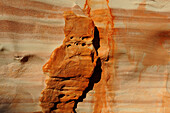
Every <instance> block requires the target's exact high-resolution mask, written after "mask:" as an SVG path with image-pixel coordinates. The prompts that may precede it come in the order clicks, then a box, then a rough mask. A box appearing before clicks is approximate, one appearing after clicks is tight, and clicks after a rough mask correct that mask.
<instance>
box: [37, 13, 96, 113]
mask: <svg viewBox="0 0 170 113" xmlns="http://www.w3.org/2000/svg"><path fill="white" fill-rule="evenodd" d="M64 16H65V23H66V24H65V29H64V30H65V39H64V42H63V45H61V46H60V47H59V48H57V49H55V50H54V51H53V53H52V55H51V57H50V60H49V61H48V62H47V63H46V64H45V65H44V67H43V71H44V72H45V73H47V74H48V76H49V78H48V79H46V88H45V89H44V90H43V91H42V97H41V98H40V102H41V106H42V110H43V112H44V113H46V112H51V113H53V112H54V113H60V112H64V113H66V112H67V113H72V112H73V111H74V108H73V107H74V106H75V103H76V102H77V101H78V99H79V97H80V96H82V94H83V92H84V91H85V89H86V88H87V87H88V84H89V78H90V77H91V76H92V74H93V72H94V69H95V66H96V61H97V53H96V49H95V47H94V46H95V45H94V44H93V40H95V38H98V37H94V32H95V31H94V30H95V26H94V23H93V21H92V20H91V19H90V18H88V17H78V16H76V15H75V14H74V13H73V12H67V13H65V15H64Z"/></svg>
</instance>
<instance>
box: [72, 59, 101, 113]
mask: <svg viewBox="0 0 170 113" xmlns="http://www.w3.org/2000/svg"><path fill="white" fill-rule="evenodd" d="M101 73H102V69H101V60H100V58H98V59H97V62H96V67H95V68H94V72H93V74H92V76H91V77H90V79H89V85H88V87H87V88H86V89H85V90H84V91H83V94H82V96H80V97H79V99H78V100H75V106H74V108H73V111H74V113H77V112H76V111H75V109H76V108H77V104H78V102H83V99H84V98H86V94H87V93H88V92H89V91H90V90H92V89H93V86H94V84H95V83H98V82H99V81H100V79H101Z"/></svg>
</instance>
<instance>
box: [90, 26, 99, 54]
mask: <svg viewBox="0 0 170 113" xmlns="http://www.w3.org/2000/svg"><path fill="white" fill-rule="evenodd" d="M92 42H93V46H94V48H95V50H96V53H97V55H98V51H97V50H98V49H99V48H100V38H99V31H98V29H97V27H95V29H94V39H93V40H92Z"/></svg>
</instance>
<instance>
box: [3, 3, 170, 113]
mask: <svg viewBox="0 0 170 113" xmlns="http://www.w3.org/2000/svg"><path fill="white" fill-rule="evenodd" d="M64 11H73V12H74V13H75V14H76V15H81V12H82V11H84V12H85V13H86V15H87V16H88V17H89V18H91V19H92V20H93V22H94V24H95V26H96V27H97V28H98V31H99V38H100V48H99V49H98V56H99V57H100V59H101V69H102V74H101V76H99V77H98V78H96V79H99V81H98V82H96V83H95V84H94V87H93V89H92V90H91V91H89V92H88V93H87V95H86V98H85V99H84V100H83V102H79V103H78V105H77V109H76V111H77V113H169V112H170V108H169V106H170V99H169V98H170V94H169V93H170V92H169V90H170V89H169V87H170V79H169V72H170V65H169V64H170V62H169V61H170V57H169V55H170V1H169V0H124V1H120V0H110V1H109V0H87V1H85V0H15V1H14V0H1V1H0V112H2V113H3V112H4V113H14V112H16V113H26V112H39V111H41V107H40V106H39V97H40V94H41V91H42V90H43V89H44V87H45V83H44V81H45V76H44V74H43V71H42V66H43V65H44V64H45V63H46V62H47V61H48V59H49V58H50V54H51V53H52V51H53V50H54V49H55V48H57V47H59V46H60V45H62V43H63V40H64V38H65V35H64V30H63V29H64V26H65V21H64V17H63V13H64ZM82 24H86V23H82Z"/></svg>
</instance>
